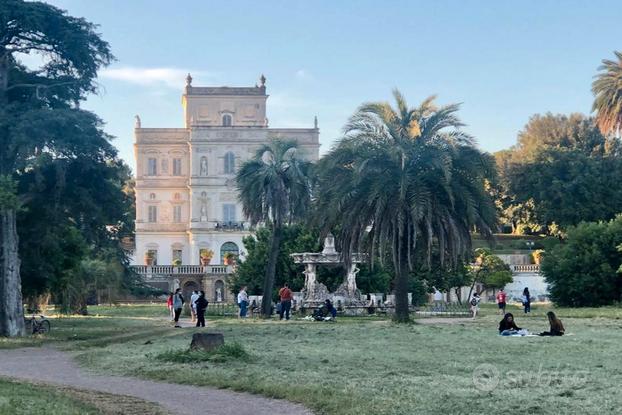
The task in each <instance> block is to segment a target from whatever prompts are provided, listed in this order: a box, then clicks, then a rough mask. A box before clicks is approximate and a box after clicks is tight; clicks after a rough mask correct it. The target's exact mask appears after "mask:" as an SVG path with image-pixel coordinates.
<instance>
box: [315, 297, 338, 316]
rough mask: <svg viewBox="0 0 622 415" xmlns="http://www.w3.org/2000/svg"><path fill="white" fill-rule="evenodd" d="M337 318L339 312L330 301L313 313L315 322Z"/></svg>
mask: <svg viewBox="0 0 622 415" xmlns="http://www.w3.org/2000/svg"><path fill="white" fill-rule="evenodd" d="M335 317H337V310H336V309H335V307H334V306H333V303H331V302H330V300H328V299H327V300H326V301H324V304H322V306H321V307H320V308H318V309H317V310H315V311H314V312H313V318H314V319H315V321H325V320H331V319H334V318H335Z"/></svg>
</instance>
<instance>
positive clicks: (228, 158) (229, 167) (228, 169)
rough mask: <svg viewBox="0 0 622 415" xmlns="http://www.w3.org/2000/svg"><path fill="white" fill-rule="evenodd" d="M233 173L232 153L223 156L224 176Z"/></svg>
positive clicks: (233, 156)
mask: <svg viewBox="0 0 622 415" xmlns="http://www.w3.org/2000/svg"><path fill="white" fill-rule="evenodd" d="M233 173H235V155H234V154H233V153H232V152H228V153H227V154H225V174H233Z"/></svg>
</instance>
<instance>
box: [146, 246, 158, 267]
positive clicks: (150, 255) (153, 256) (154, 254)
mask: <svg viewBox="0 0 622 415" xmlns="http://www.w3.org/2000/svg"><path fill="white" fill-rule="evenodd" d="M145 256H146V259H147V265H158V250H157V249H148V250H147V255H145Z"/></svg>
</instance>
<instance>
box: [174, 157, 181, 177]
mask: <svg viewBox="0 0 622 415" xmlns="http://www.w3.org/2000/svg"><path fill="white" fill-rule="evenodd" d="M173 176H181V159H173Z"/></svg>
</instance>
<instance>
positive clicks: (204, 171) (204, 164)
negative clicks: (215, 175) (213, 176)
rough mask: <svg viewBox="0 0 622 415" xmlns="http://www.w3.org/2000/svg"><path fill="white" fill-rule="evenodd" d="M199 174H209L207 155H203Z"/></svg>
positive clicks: (203, 175)
mask: <svg viewBox="0 0 622 415" xmlns="http://www.w3.org/2000/svg"><path fill="white" fill-rule="evenodd" d="M199 176H202V177H205V176H207V157H201V163H200V165H199Z"/></svg>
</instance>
